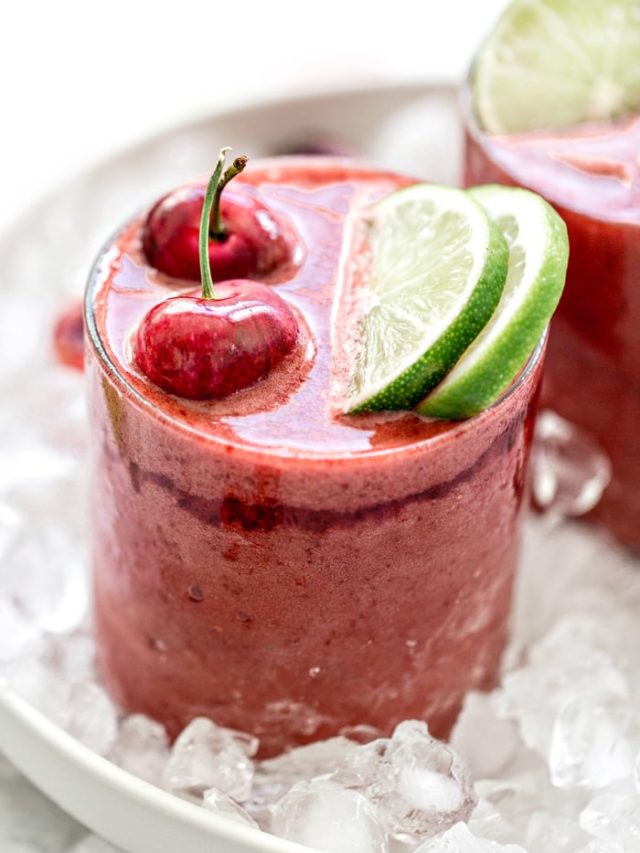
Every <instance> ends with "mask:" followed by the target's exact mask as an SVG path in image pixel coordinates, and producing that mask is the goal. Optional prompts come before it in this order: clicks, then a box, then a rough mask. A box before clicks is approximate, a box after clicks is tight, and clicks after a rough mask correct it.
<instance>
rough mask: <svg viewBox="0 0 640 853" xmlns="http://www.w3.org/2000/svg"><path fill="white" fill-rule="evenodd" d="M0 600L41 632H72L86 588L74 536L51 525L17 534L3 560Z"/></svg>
mask: <svg viewBox="0 0 640 853" xmlns="http://www.w3.org/2000/svg"><path fill="white" fill-rule="evenodd" d="M0 597H2V599H4V600H5V601H9V602H11V604H12V605H13V607H14V608H15V609H16V610H17V611H18V612H19V613H20V614H21V615H22V616H24V618H25V619H26V620H28V621H29V623H30V624H31V625H33V626H34V627H36V628H37V629H38V630H40V631H50V632H57V633H66V632H69V631H72V630H73V629H74V628H77V627H78V626H79V625H80V624H81V622H82V620H83V619H84V616H85V614H86V611H87V606H88V587H87V582H86V570H85V560H84V555H83V552H82V549H81V548H80V547H79V545H78V542H77V541H76V539H75V537H74V535H73V531H71V530H69V529H66V528H65V527H64V526H61V525H60V524H59V523H58V522H57V521H55V520H54V521H49V520H46V521H41V522H36V523H33V524H30V525H27V526H25V527H24V528H23V529H21V531H20V535H19V536H16V538H15V541H14V542H13V545H12V547H10V548H9V549H8V552H7V553H6V554H5V555H4V559H3V566H2V574H1V575H0Z"/></svg>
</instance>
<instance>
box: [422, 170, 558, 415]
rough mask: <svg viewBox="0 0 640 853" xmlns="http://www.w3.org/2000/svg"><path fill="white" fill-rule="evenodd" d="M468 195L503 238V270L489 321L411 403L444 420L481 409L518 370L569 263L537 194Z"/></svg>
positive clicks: (485, 191)
mask: <svg viewBox="0 0 640 853" xmlns="http://www.w3.org/2000/svg"><path fill="white" fill-rule="evenodd" d="M469 192H471V193H472V194H473V196H474V198H476V199H477V200H478V201H479V202H480V203H481V204H482V206H483V207H484V208H485V210H486V211H487V212H488V214H489V215H490V216H491V218H492V219H493V220H494V221H495V222H496V223H497V225H498V226H499V227H500V229H501V230H502V232H503V234H504V235H505V237H506V239H507V243H508V244H509V271H508V274H507V282H506V284H505V287H504V290H503V292H502V297H501V298H500V302H499V304H498V307H497V309H496V311H495V313H494V315H493V317H492V318H491V320H490V321H489V323H487V325H486V326H485V327H484V329H483V330H482V331H481V332H480V334H479V335H478V337H477V338H476V339H475V341H474V342H473V343H472V344H471V346H470V347H469V349H468V350H467V351H466V352H465V353H464V355H463V356H462V358H461V359H460V361H458V363H457V364H456V366H455V367H454V368H453V370H452V371H451V372H450V373H449V374H448V375H447V377H446V378H445V379H444V381H443V382H441V383H440V385H438V387H437V388H436V389H435V390H434V391H433V392H432V393H431V394H430V395H429V396H428V397H427V399H426V400H424V401H423V402H422V403H421V404H420V405H419V406H418V411H419V412H420V414H423V415H431V416H433V417H438V418H448V419H450V420H457V419H460V418H468V417H470V416H471V415H475V414H477V413H478V412H481V411H483V410H484V409H486V408H487V407H488V406H490V405H491V403H493V402H494V401H495V400H497V399H498V397H500V396H501V394H502V393H503V392H504V391H505V390H506V389H507V388H508V387H509V385H511V383H512V382H513V380H514V379H515V378H516V376H517V375H518V373H520V371H521V370H522V368H523V367H524V365H525V364H526V362H527V360H528V358H529V356H530V355H531V353H532V352H533V350H534V348H535V346H536V344H537V343H538V342H539V341H540V338H541V337H542V334H543V332H544V330H545V328H546V326H547V324H548V322H549V320H550V319H551V315H552V314H553V312H554V310H555V308H556V305H557V304H558V300H559V299H560V295H561V293H562V288H563V287H564V280H565V274H566V270H567V261H568V259H569V241H568V239H567V228H566V225H565V224H564V222H563V221H562V219H561V218H560V217H559V216H558V214H557V213H556V212H555V210H554V209H553V208H552V207H551V205H549V204H547V202H546V201H544V200H543V199H542V198H540V196H539V195H536V194H535V193H532V192H529V191H528V190H520V189H513V188H508V187H501V186H497V185H496V186H494V185H490V186H485V187H475V188H474V189H472V190H470V191H469Z"/></svg>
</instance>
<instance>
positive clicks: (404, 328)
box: [347, 184, 509, 412]
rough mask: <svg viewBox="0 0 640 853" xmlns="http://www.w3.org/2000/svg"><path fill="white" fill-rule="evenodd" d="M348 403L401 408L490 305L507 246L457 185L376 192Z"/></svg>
mask: <svg viewBox="0 0 640 853" xmlns="http://www.w3.org/2000/svg"><path fill="white" fill-rule="evenodd" d="M369 236H370V241H369V245H370V251H371V274H370V277H369V282H368V292H367V294H366V298H367V304H366V307H365V312H364V317H363V319H362V321H361V323H360V329H359V337H358V341H357V346H358V357H357V361H356V365H355V371H354V374H353V376H352V379H351V386H350V391H349V399H348V401H347V409H348V411H350V412H359V411H373V410H384V409H411V408H413V407H414V406H415V405H416V403H418V402H419V401H420V400H421V399H422V398H423V397H424V396H425V395H426V394H427V393H428V392H429V390H430V389H432V388H433V387H434V386H435V385H437V384H438V382H440V380H441V379H442V378H443V377H444V376H445V375H446V373H447V372H448V371H449V370H450V369H451V368H452V367H453V365H454V364H455V363H456V361H457V360H458V358H459V357H460V355H461V354H462V353H463V352H464V351H465V350H466V349H467V347H468V346H469V344H470V343H471V342H472V341H473V340H474V338H475V337H476V336H477V335H478V333H479V332H480V331H481V330H482V328H483V327H484V326H485V324H486V323H487V322H488V321H489V319H490V317H491V315H492V314H493V311H494V309H495V307H496V305H497V304H498V301H499V299H500V296H501V294H502V290H503V287H504V283H505V280H506V275H507V265H508V256H509V250H508V247H507V243H506V241H505V239H504V237H503V236H502V234H501V232H500V229H499V228H498V227H497V226H496V225H495V224H494V223H493V222H492V221H491V219H490V218H489V217H488V216H487V214H486V212H485V211H484V209H483V207H482V206H481V205H480V204H479V203H478V202H477V201H476V200H475V199H474V198H473V197H472V196H471V195H469V194H467V193H465V192H464V191H462V190H458V189H453V188H450V187H442V186H437V185H434V184H414V185H413V186H411V187H408V188H406V189H401V190H397V191H396V192H393V193H390V194H389V195H388V196H385V198H383V199H382V200H381V201H379V202H378V203H377V204H376V205H375V207H374V209H373V213H372V217H371V221H370V234H369Z"/></svg>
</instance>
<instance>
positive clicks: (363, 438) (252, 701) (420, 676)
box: [86, 159, 541, 755]
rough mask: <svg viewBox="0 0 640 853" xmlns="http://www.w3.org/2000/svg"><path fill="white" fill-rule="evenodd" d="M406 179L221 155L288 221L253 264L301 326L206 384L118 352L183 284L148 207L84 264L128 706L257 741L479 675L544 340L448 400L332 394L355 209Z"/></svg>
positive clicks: (442, 724) (101, 615) (505, 581)
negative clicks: (516, 373)
mask: <svg viewBox="0 0 640 853" xmlns="http://www.w3.org/2000/svg"><path fill="white" fill-rule="evenodd" d="M407 183H408V181H407V180H406V179H405V178H401V177H398V176H396V175H394V174H390V173H385V172H379V171H374V170H371V169H367V168H365V167H360V166H357V165H353V164H350V163H340V162H332V161H329V160H322V159H305V160H298V161H293V160H282V161H269V162H266V163H264V164H263V165H261V166H259V167H258V166H254V167H253V168H252V169H251V170H250V171H249V172H248V173H245V174H243V175H242V176H240V177H239V178H237V180H236V182H235V184H234V186H236V189H237V191H238V193H239V194H240V193H242V194H243V195H244V196H245V197H246V198H247V199H249V200H250V201H251V202H252V203H253V202H255V205H257V207H256V208H255V209H256V210H259V211H267V213H265V214H264V216H262V214H261V218H260V221H266V220H265V217H266V218H267V219H268V218H269V217H271V220H270V221H273V222H275V223H277V224H278V228H279V229H281V236H282V235H284V237H283V239H285V240H286V242H287V245H288V249H287V251H286V252H284V251H281V250H282V245H280V244H278V246H277V252H276V251H275V249H274V252H272V256H275V255H277V259H276V260H275V261H274V262H273V263H271V261H269V263H268V264H267V265H266V266H265V268H264V270H263V271H262V272H258V273H257V274H256V273H255V269H253V272H251V270H250V275H251V276H252V277H254V278H256V279H257V280H259V281H261V282H263V283H266V284H267V285H268V287H269V289H270V290H272V291H273V293H274V294H275V295H276V296H277V298H278V299H280V300H282V302H283V303H284V304H286V309H287V312H288V313H287V319H286V323H284V325H282V324H281V326H280V327H278V329H280V330H282V329H284V330H285V332H286V331H287V330H288V329H289V323H290V318H291V317H294V318H295V322H296V324H297V329H298V332H297V338H296V341H295V344H294V345H293V348H292V349H291V348H290V347H291V342H290V340H289V339H288V338H287V340H286V347H287V354H286V355H283V357H282V358H280V357H279V356H278V359H277V362H278V363H277V364H275V366H273V365H271V369H269V370H266V371H263V372H265V374H266V375H265V376H264V377H263V378H261V379H260V381H258V382H255V383H254V384H251V385H249V386H248V387H245V388H242V389H241V390H238V391H237V392H236V393H233V394H230V395H228V396H224V397H223V398H221V399H208V400H200V399H187V398H185V397H179V396H176V395H175V394H171V393H167V392H166V391H164V390H161V388H159V387H157V385H156V384H154V383H152V382H150V381H149V380H148V379H147V377H146V376H145V375H144V373H143V372H142V371H141V370H140V369H139V367H138V366H137V363H136V356H135V353H136V346H139V345H140V344H139V340H138V339H136V338H135V330H136V329H138V328H139V327H140V324H141V322H142V320H143V318H144V317H145V316H148V312H149V311H150V309H152V308H153V307H154V306H156V305H158V304H160V303H161V302H162V301H163V300H166V299H167V297H169V296H172V297H173V296H179V295H180V294H184V293H185V292H187V291H188V290H189V287H192V286H193V282H191V284H190V283H189V281H188V280H182V279H180V278H176V277H172V276H171V275H170V274H167V273H166V272H162V271H159V270H158V269H157V267H154V266H152V265H151V264H150V263H149V254H148V250H147V251H146V252H145V249H144V247H143V234H142V231H143V227H144V220H143V219H134V220H133V221H131V222H129V223H128V224H127V225H126V226H125V227H124V228H123V229H122V230H121V231H120V233H119V234H118V235H117V237H116V238H115V240H113V242H112V243H111V244H110V245H109V246H108V247H107V249H106V250H105V251H104V253H103V254H102V256H101V257H100V259H99V261H98V263H97V265H96V267H95V270H94V272H93V275H92V278H91V281H90V284H89V288H88V292H87V304H86V314H87V324H88V329H89V338H90V340H89V348H88V357H87V370H88V374H89V383H90V400H91V424H92V432H93V458H92V470H93V475H92V476H93V484H92V489H93V492H92V494H93V499H92V512H93V531H94V539H93V561H94V578H95V619H96V631H97V641H98V655H99V666H100V670H101V672H102V675H103V677H104V680H105V682H106V684H107V686H108V688H109V690H110V691H111V693H112V694H113V696H114V697H115V698H116V699H117V701H118V702H119V703H120V704H121V705H122V707H123V708H125V709H126V710H127V711H131V712H143V713H146V714H148V715H150V716H152V717H155V718H157V719H159V720H160V721H162V722H163V723H165V724H166V725H167V726H168V728H169V731H170V733H171V734H173V735H175V734H176V733H177V732H178V731H179V730H180V729H181V728H182V727H183V726H184V725H185V724H186V723H187V722H188V721H189V720H190V719H191V718H193V717H194V716H196V715H206V716H208V717H211V718H212V719H213V720H215V721H216V722H217V723H220V724H222V725H225V726H230V727H233V728H236V729H241V730H244V731H247V732H252V733H254V734H256V735H258V736H259V737H260V740H261V749H262V754H263V755H272V754H276V753H278V752H280V751H282V750H284V749H286V748H287V747H291V746H293V745H296V744H301V743H305V742H308V741H311V740H314V739H318V738H325V737H328V736H330V735H335V734H337V733H339V732H347V733H348V732H349V730H350V729H351V728H352V727H354V726H358V725H361V724H366V725H368V726H372V727H375V728H376V729H379V730H381V731H383V732H389V731H390V730H391V729H392V727H393V726H394V725H395V724H396V723H398V722H399V721H400V720H403V719H406V718H412V717H413V718H419V719H425V720H428V722H429V724H430V727H431V728H432V730H433V732H434V733H435V734H436V735H446V733H447V732H448V731H449V729H450V727H451V725H452V723H453V721H454V720H455V717H456V715H457V713H458V710H459V708H460V705H461V702H462V699H463V697H464V694H465V692H466V691H468V690H469V689H472V688H480V689H483V688H488V687H490V686H491V685H492V684H493V682H494V679H495V677H496V672H497V667H498V662H499V658H500V652H501V650H502V648H503V643H504V639H505V631H506V625H507V618H508V614H509V605H510V598H511V588H512V581H513V575H514V569H515V565H516V559H517V555H518V538H519V528H520V521H521V513H522V507H523V489H524V486H525V481H526V469H527V457H528V451H529V445H530V440H531V431H532V420H533V410H534V404H535V398H536V394H537V388H538V384H539V379H540V372H541V354H540V349H538V351H537V352H536V354H535V355H534V356H533V358H532V360H531V361H530V363H529V365H528V367H527V368H526V369H525V370H524V372H523V373H522V374H521V376H520V377H519V379H518V380H517V381H516V383H515V384H514V385H513V386H512V388H511V389H510V391H509V392H508V393H507V394H506V395H504V396H503V398H502V399H501V400H500V401H498V402H497V403H496V404H494V405H493V406H492V407H491V408H489V409H488V410H486V411H484V412H483V413H482V414H480V415H479V416H477V417H474V418H471V419H469V420H466V421H463V422H459V423H454V422H450V421H444V420H435V419H429V418H423V417H419V416H418V415H416V414H414V413H412V412H393V413H375V414H359V415H342V414H339V413H338V412H337V411H336V408H335V406H334V399H333V389H334V384H335V379H336V376H338V375H339V374H340V364H338V363H336V358H337V356H336V348H335V341H336V340H337V339H338V338H339V327H340V324H341V322H342V319H341V318H342V316H343V313H344V305H342V304H341V301H340V300H341V294H343V293H344V287H343V286H342V285H343V283H344V279H345V276H346V277H348V276H350V275H352V274H353V266H354V263H355V264H356V266H357V263H356V261H357V259H354V258H353V257H351V256H350V243H349V233H350V228H349V222H350V217H351V215H352V211H353V210H354V208H355V207H356V206H358V207H361V206H362V205H363V204H366V203H368V202H373V201H376V200H377V199H379V198H380V197H382V196H383V195H385V194H387V193H389V192H391V191H392V190H394V189H396V188H398V187H399V186H403V185H405V184H407ZM269 227H270V226H269ZM267 230H269V229H267ZM270 233H272V234H273V231H271V232H270ZM274 245H275V244H274ZM251 251H253V249H251ZM251 257H253V258H254V260H255V257H257V255H255V252H254V255H252V256H251ZM252 263H253V261H251V263H250V264H249V266H251V264H252ZM254 266H255V264H254ZM243 275H248V273H247V272H246V270H245V271H244V272H243ZM359 277H360V278H362V269H360V270H359ZM276 303H277V304H279V303H278V302H277V299H276V298H275V297H274V299H272V300H271V301H270V302H269V305H276ZM274 310H275V309H274ZM149 316H150V315H149ZM265 316H266V315H265ZM281 316H282V315H281ZM267 320H268V317H267V319H266V320H265V322H267ZM278 334H279V335H280V338H278V339H277V340H278V341H279V342H280V343H281V342H282V340H284V338H283V337H282V335H284V332H282V334H281V333H280V331H278ZM136 341H138V342H136ZM280 343H278V346H279V345H280ZM274 346H275V345H274ZM283 346H284V344H283ZM289 350H290V351H289ZM274 351H275V350H274ZM278 352H280V351H279V350H278ZM283 352H284V350H283ZM243 369H244V368H243Z"/></svg>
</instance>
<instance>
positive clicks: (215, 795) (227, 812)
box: [202, 788, 260, 829]
mask: <svg viewBox="0 0 640 853" xmlns="http://www.w3.org/2000/svg"><path fill="white" fill-rule="evenodd" d="M202 804H203V805H204V807H205V809H207V810H208V811H210V812H214V813H215V814H217V815H220V817H224V818H227V819H228V820H232V821H234V822H235V823H242V824H245V825H246V826H253V827H254V828H255V829H260V827H259V826H258V824H257V823H256V822H255V820H254V819H253V818H252V817H251V815H250V814H249V813H248V812H246V811H245V810H244V809H243V808H242V806H239V805H238V803H236V801H235V800H233V799H231V797H230V796H229V795H228V794H225V793H224V792H223V791H219V790H218V789H217V788H209V790H208V791H205V792H204V795H203V798H202Z"/></svg>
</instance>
